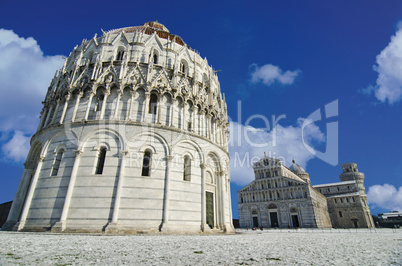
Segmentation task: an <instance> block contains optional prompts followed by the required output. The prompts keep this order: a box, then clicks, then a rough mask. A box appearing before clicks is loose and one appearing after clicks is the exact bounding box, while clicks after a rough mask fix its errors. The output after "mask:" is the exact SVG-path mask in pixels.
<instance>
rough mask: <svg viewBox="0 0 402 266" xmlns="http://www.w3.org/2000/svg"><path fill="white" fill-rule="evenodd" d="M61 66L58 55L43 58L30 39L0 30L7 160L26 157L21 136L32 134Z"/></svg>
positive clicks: (1, 123) (0, 123)
mask: <svg viewBox="0 0 402 266" xmlns="http://www.w3.org/2000/svg"><path fill="white" fill-rule="evenodd" d="M63 63H64V60H63V59H62V58H61V57H60V56H45V55H44V54H43V52H42V50H41V49H40V47H39V45H38V43H37V42H36V40H35V39H33V38H32V37H29V38H22V37H19V36H18V35H17V34H15V33H14V32H13V31H12V30H6V29H0V93H1V97H0V134H1V135H13V137H12V138H11V140H10V141H9V142H8V143H6V144H4V145H3V146H2V151H3V153H4V154H5V155H6V156H8V159H12V160H16V161H21V160H23V159H22V157H21V156H23V154H25V155H24V156H26V153H27V151H28V149H29V141H27V137H25V136H24V135H31V134H33V133H35V130H36V127H37V125H38V123H39V119H38V118H39V112H40V110H41V108H42V105H41V102H42V101H43V100H44V98H45V95H46V92H47V88H48V86H49V84H50V81H51V79H52V77H53V75H54V74H55V72H56V70H57V69H60V68H61V67H62V65H63ZM3 141H4V140H3ZM1 144H2V143H1V142H0V145H1ZM21 145H22V146H21ZM24 145H25V146H24ZM24 156H23V157H24ZM24 159H25V158H24Z"/></svg>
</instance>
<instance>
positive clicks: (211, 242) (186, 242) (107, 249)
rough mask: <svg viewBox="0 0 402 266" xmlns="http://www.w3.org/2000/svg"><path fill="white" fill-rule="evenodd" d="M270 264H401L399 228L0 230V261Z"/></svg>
mask: <svg viewBox="0 0 402 266" xmlns="http://www.w3.org/2000/svg"><path fill="white" fill-rule="evenodd" d="M270 263H271V264H309V265H311V264H314V265H331V264H334V265H389V264H396V265H402V229H399V230H387V229H381V230H379V229H377V230H367V229H366V230H365V229H359V230H347V229H346V230H320V229H315V230H311V229H310V230H306V229H301V230H264V231H255V232H253V231H251V230H248V231H245V230H238V231H237V234H235V235H124V236H116V235H113V236H111V235H82V234H50V233H49V234H46V233H20V232H18V233H17V232H1V231H0V265H15V264H24V265H25V264H26V265H49V264H52V265H71V264H73V265H76V264H80V265H83V264H85V265H88V264H100V265H118V264H131V265H133V264H135V265H150V264H152V265H158V264H173V265H177V264H178V265H216V264H224V265H227V264H231V265H233V264H243V265H250V264H251V265H253V264H270Z"/></svg>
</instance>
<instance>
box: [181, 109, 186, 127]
mask: <svg viewBox="0 0 402 266" xmlns="http://www.w3.org/2000/svg"><path fill="white" fill-rule="evenodd" d="M186 107H187V103H185V102H183V103H182V104H181V114H182V116H181V118H182V120H181V121H182V122H181V129H183V130H186V129H187V125H186Z"/></svg>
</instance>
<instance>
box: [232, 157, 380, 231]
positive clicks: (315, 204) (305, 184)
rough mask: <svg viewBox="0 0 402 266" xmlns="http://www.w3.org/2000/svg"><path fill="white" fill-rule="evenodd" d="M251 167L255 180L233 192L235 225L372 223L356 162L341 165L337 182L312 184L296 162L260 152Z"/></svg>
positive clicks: (346, 225)
mask: <svg viewBox="0 0 402 266" xmlns="http://www.w3.org/2000/svg"><path fill="white" fill-rule="evenodd" d="M253 168H254V174H255V180H254V181H252V182H251V183H250V184H249V185H247V186H246V187H244V188H243V189H241V190H240V191H239V192H238V197H239V222H240V227H243V228H246V227H249V228H251V227H260V226H263V227H275V228H276V227H280V228H298V227H305V228H328V227H337V228H373V227H374V223H373V220H372V217H371V214H370V209H369V208H368V203H367V196H366V192H365V187H364V174H363V173H361V172H359V171H358V170H357V165H356V164H355V163H347V164H342V169H343V173H342V174H341V175H340V176H339V177H340V179H341V181H342V182H339V183H332V184H323V185H315V186H311V184H310V176H309V174H308V173H307V172H306V171H305V170H304V169H303V168H302V167H300V165H298V164H297V163H296V162H295V161H293V164H292V165H291V166H290V167H289V168H288V167H286V166H284V165H283V164H282V162H281V161H280V160H279V159H274V158H270V157H267V156H264V157H263V158H262V159H261V160H260V161H258V162H256V163H255V164H254V165H253Z"/></svg>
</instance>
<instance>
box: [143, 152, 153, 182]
mask: <svg viewBox="0 0 402 266" xmlns="http://www.w3.org/2000/svg"><path fill="white" fill-rule="evenodd" d="M150 169H151V152H150V151H145V153H144V159H143V160H142V172H141V175H142V176H149V174H150Z"/></svg>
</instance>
